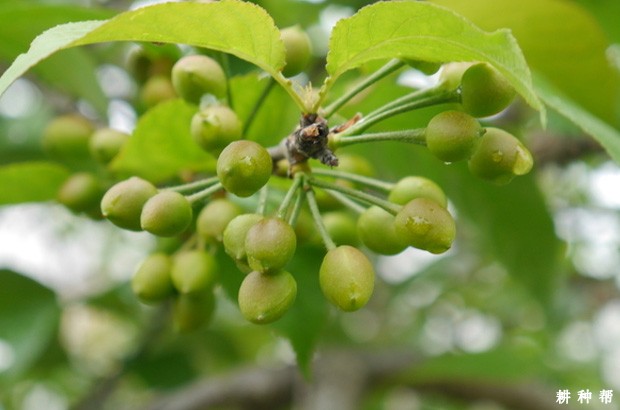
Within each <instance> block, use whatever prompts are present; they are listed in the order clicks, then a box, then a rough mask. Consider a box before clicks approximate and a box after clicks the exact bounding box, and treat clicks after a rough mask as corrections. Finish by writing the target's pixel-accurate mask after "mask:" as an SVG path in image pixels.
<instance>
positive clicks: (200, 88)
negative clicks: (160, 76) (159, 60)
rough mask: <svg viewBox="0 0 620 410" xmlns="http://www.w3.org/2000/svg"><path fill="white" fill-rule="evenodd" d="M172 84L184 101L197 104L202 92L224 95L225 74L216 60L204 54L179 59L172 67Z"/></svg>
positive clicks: (219, 96) (220, 96) (221, 96)
mask: <svg viewBox="0 0 620 410" xmlns="http://www.w3.org/2000/svg"><path fill="white" fill-rule="evenodd" d="M172 85H173V86H174V89H175V90H176V92H177V94H178V95H179V96H181V98H183V99H184V100H186V101H189V102H191V103H194V104H199V103H200V99H201V97H202V96H203V95H204V94H213V95H214V96H215V97H217V98H223V97H224V96H226V74H224V70H223V69H222V67H221V66H220V65H219V63H218V62H217V61H215V60H214V59H212V58H211V57H207V56H204V55H198V54H197V55H191V56H185V57H182V58H181V59H179V61H177V62H176V63H175V64H174V66H173V67H172Z"/></svg>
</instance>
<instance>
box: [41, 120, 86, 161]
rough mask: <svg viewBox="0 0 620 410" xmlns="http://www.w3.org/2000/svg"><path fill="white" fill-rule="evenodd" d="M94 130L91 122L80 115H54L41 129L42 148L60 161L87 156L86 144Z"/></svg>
mask: <svg viewBox="0 0 620 410" xmlns="http://www.w3.org/2000/svg"><path fill="white" fill-rule="evenodd" d="M94 130H95V129H94V126H93V124H92V123H91V122H90V121H89V120H88V119H86V118H84V117H82V116H81V115H77V114H68V115H62V116H59V117H56V118H54V119H53V120H52V121H50V122H49V123H48V124H47V126H46V127H45V129H44V130H43V139H42V144H43V149H44V150H45V152H46V153H47V154H48V155H50V156H51V157H52V158H54V159H57V160H60V161H67V160H69V161H71V160H76V159H84V158H87V157H88V155H89V150H88V144H89V141H90V138H91V135H92V134H93V131H94Z"/></svg>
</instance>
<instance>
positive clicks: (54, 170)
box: [0, 161, 69, 204]
mask: <svg viewBox="0 0 620 410" xmlns="http://www.w3.org/2000/svg"><path fill="white" fill-rule="evenodd" d="M68 177H69V170H67V169H66V168H65V167H63V166H61V165H58V164H55V163H52V162H43V161H40V162H22V163H18V164H9V165H5V166H3V167H0V187H2V189H0V204H16V203H20V202H42V201H48V200H51V199H54V198H56V193H57V192H58V189H59V188H60V186H61V185H62V183H63V182H64V181H65V180H66V179H67V178H68Z"/></svg>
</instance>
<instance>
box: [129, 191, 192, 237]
mask: <svg viewBox="0 0 620 410" xmlns="http://www.w3.org/2000/svg"><path fill="white" fill-rule="evenodd" d="M191 222H192V205H191V204H190V202H189V201H188V200H187V198H186V197H184V196H183V195H182V194H180V193H178V192H175V191H161V192H159V193H158V194H156V195H154V196H153V197H151V198H149V200H148V201H146V203H145V204H144V208H143V209H142V214H141V216H140V225H141V226H142V229H144V230H145V231H147V232H150V233H152V234H153V235H157V236H174V235H178V234H180V233H181V232H183V231H185V230H186V229H187V227H188V226H189V225H190V223H191Z"/></svg>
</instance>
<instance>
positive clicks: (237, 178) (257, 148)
mask: <svg viewBox="0 0 620 410" xmlns="http://www.w3.org/2000/svg"><path fill="white" fill-rule="evenodd" d="M272 169H273V161H272V160H271V156H270V155H269V152H267V150H266V149H265V148H264V147H263V146H262V145H260V144H258V143H256V142H254V141H247V140H240V141H235V142H232V143H230V144H228V146H227V147H226V148H224V150H223V151H222V153H221V154H220V156H219V157H218V159H217V176H218V178H219V179H220V182H221V183H222V185H223V186H224V188H225V189H226V190H227V191H228V192H230V193H232V194H235V195H237V196H240V197H248V196H250V195H252V194H254V193H255V192H256V191H258V190H259V189H260V188H262V187H263V185H265V184H266V183H267V181H268V180H269V177H270V176H271V172H272Z"/></svg>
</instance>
